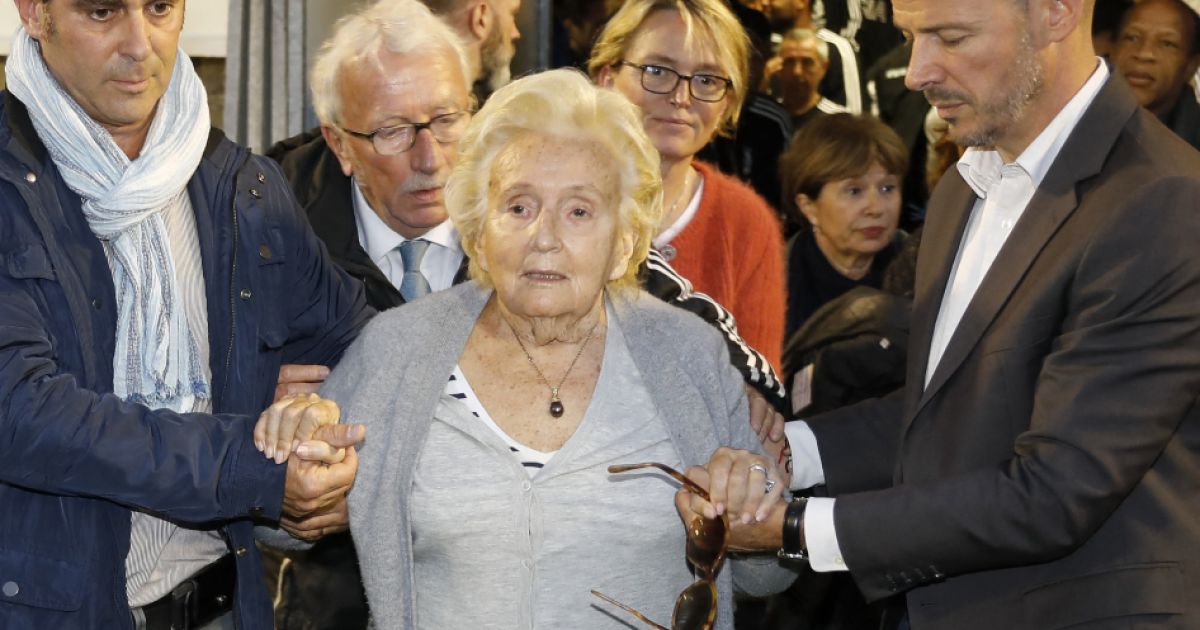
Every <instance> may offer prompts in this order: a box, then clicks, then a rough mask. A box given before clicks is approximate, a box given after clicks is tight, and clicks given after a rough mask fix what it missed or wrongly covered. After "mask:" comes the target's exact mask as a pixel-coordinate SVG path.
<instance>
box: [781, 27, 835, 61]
mask: <svg viewBox="0 0 1200 630" xmlns="http://www.w3.org/2000/svg"><path fill="white" fill-rule="evenodd" d="M783 41H785V42H796V43H797V44H807V43H808V42H812V43H813V45H815V46H816V48H817V54H818V55H820V56H821V59H822V60H824V61H829V42H827V41H825V40H823V39H821V38H820V37H817V32H816V31H814V30H812V29H807V28H794V29H792V30H790V31H788V32H786V33H784V34H783Z"/></svg>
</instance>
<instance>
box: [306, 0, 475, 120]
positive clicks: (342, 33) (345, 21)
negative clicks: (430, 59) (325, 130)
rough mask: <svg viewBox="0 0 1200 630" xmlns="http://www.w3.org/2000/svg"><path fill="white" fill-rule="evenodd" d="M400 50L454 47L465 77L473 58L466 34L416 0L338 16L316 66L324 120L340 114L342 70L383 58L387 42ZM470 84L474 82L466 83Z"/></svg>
mask: <svg viewBox="0 0 1200 630" xmlns="http://www.w3.org/2000/svg"><path fill="white" fill-rule="evenodd" d="M385 47H386V48H387V50H388V51H390V52H393V53H397V54H411V53H425V54H436V53H439V52H449V53H450V54H451V56H453V57H454V58H455V59H457V60H458V63H459V66H460V67H461V68H462V74H463V77H470V76H471V72H470V67H471V66H470V64H469V63H468V62H467V53H466V49H465V48H464V46H463V42H462V39H461V38H459V36H458V35H457V34H456V33H455V32H454V31H453V30H452V29H451V28H450V27H449V26H446V24H445V23H444V22H442V21H441V20H440V19H438V18H437V17H436V16H434V15H433V13H431V12H430V10H429V8H428V7H426V6H425V5H424V4H422V3H421V2H418V1H417V0H379V1H378V2H375V3H373V4H370V5H368V6H366V7H365V8H363V9H362V10H360V11H357V12H355V13H352V14H350V15H348V16H346V17H344V18H342V19H341V20H339V21H338V23H337V26H335V27H334V32H333V36H332V37H330V38H329V39H328V40H327V41H326V42H325V44H324V45H322V46H321V51H320V52H319V53H317V57H316V60H315V61H314V63H313V70H312V95H313V109H315V110H316V113H317V118H318V119H320V121H321V122H322V123H323V124H335V123H336V122H337V120H338V117H339V116H340V115H341V109H342V107H341V105H342V104H341V96H340V95H339V94H338V85H337V84H338V75H339V74H340V73H341V71H342V68H344V67H346V66H347V65H349V64H350V63H352V62H353V63H361V62H363V61H370V62H373V63H375V64H378V63H379V51H380V50H381V49H383V48H385ZM466 87H467V90H468V91H469V90H470V86H469V85H468V86H466Z"/></svg>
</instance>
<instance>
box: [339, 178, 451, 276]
mask: <svg viewBox="0 0 1200 630" xmlns="http://www.w3.org/2000/svg"><path fill="white" fill-rule="evenodd" d="M351 183H352V184H353V185H352V186H351V190H352V199H353V202H354V216H355V218H356V219H357V223H358V242H359V243H361V244H362V246H363V249H364V250H366V251H367V256H370V258H371V261H372V262H374V263H375V264H376V265H378V264H379V263H380V262H381V261H383V259H384V257H386V256H387V255H388V253H389V252H391V251H392V250H393V249H396V248H397V247H399V246H400V244H401V243H403V242H404V241H406V240H408V239H406V238H404V237H403V236H401V235H399V234H397V233H396V232H394V231H392V228H390V227H388V224H386V223H384V222H383V219H381V218H379V215H378V214H375V211H374V210H372V209H371V204H370V203H369V202H368V201H367V198H366V196H364V195H363V193H362V189H361V188H359V187H358V180H357V179H353V178H351ZM419 238H421V239H424V240H426V241H429V242H430V243H433V244H434V245H439V246H441V247H445V248H446V249H449V250H451V251H454V252H459V251H461V250H462V246H461V245H460V244H459V239H458V230H456V229H455V228H454V225H453V224H452V223H451V222H450V220H449V219H446V220H445V221H442V222H441V223H439V224H437V225H436V226H434V227H432V228H430V230H429V231H428V232H426V233H424V234H422V235H421V236H420V237H419Z"/></svg>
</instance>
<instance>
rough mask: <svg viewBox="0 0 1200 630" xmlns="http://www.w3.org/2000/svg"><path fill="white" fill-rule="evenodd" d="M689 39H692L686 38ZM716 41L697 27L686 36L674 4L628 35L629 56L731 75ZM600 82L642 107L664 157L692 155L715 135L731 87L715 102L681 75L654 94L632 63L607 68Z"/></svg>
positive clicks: (647, 126)
mask: <svg viewBox="0 0 1200 630" xmlns="http://www.w3.org/2000/svg"><path fill="white" fill-rule="evenodd" d="M689 39H690V40H691V41H690V45H689V44H688V43H685V42H687V41H688V40H689ZM716 50H717V47H716V46H715V45H714V43H713V42H710V41H707V38H706V37H704V36H703V35H702V34H701V33H700V32H699V30H697V32H694V33H692V37H690V38H689V37H688V36H687V28H686V27H685V26H684V23H683V18H681V17H680V16H679V14H678V13H676V12H675V11H671V10H660V11H655V12H653V13H651V14H650V15H649V16H648V17H647V18H646V21H645V22H643V23H642V26H641V27H640V28H638V30H637V31H636V32H635V33H634V34H633V36H632V37H631V38H630V43H629V47H628V49H627V50H626V51H625V60H626V61H628V62H630V63H634V64H639V65H643V64H652V65H658V66H665V67H668V68H671V69H672V70H675V71H676V72H679V73H680V74H686V75H692V74H696V73H701V74H712V75H717V76H721V77H725V78H729V70H728V69H727V68H725V67H724V66H723V65H722V63H721V58H720V57H719V56H718V55H717V52H716ZM599 78H600V84H601V85H604V86H605V87H613V88H616V89H617V90H618V91H619V92H621V93H622V94H624V95H625V97H626V98H628V99H629V100H630V101H632V102H633V104H634V105H637V106H638V107H639V108H641V110H642V124H643V126H644V127H645V129H646V134H647V135H648V136H650V140H651V141H652V142H653V143H654V147H655V148H656V149H658V152H659V155H661V156H662V158H663V160H664V161H676V160H685V159H690V158H691V157H692V156H693V155H695V154H696V152H698V151H699V150H700V149H702V148H704V145H706V144H708V143H709V141H710V140H712V138H713V136H714V135H715V134H716V132H717V127H718V125H720V123H721V118H722V116H724V115H725V110H726V109H727V108H728V107H729V103H730V100H731V99H732V98H733V88H730V89H729V91H728V92H727V93H726V94H725V97H724V98H723V99H721V100H720V101H719V102H716V103H708V102H705V101H700V100H696V99H694V98H692V94H691V92H690V91H689V90H688V85H687V81H682V80H681V81H679V84H678V85H676V86H675V90H674V91H673V92H671V93H670V94H654V93H652V92H648V91H646V90H645V89H643V88H642V75H641V70H639V69H637V68H632V67H629V66H617V67H613V68H604V69H602V70H601V72H600V77H599Z"/></svg>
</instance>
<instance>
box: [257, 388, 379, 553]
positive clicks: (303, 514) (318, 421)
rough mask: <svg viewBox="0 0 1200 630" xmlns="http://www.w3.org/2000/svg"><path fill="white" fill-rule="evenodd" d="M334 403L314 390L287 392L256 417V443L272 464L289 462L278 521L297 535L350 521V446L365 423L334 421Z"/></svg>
mask: <svg viewBox="0 0 1200 630" xmlns="http://www.w3.org/2000/svg"><path fill="white" fill-rule="evenodd" d="M340 416H341V412H340V410H339V409H338V406H337V403H335V402H333V401H331V400H325V399H323V398H321V397H319V396H317V395H316V394H307V395H302V396H285V397H284V398H281V399H280V400H279V401H277V402H276V403H275V404H273V405H271V406H270V407H268V408H267V410H266V411H264V412H263V413H262V415H261V416H259V419H258V424H257V425H255V427H254V445H255V446H256V447H257V448H258V450H259V451H261V452H262V453H263V454H264V455H266V456H267V457H268V458H271V459H274V460H275V462H276V463H279V464H282V463H284V462H287V465H288V471H287V481H286V482H285V487H284V493H283V515H282V516H281V517H280V519H279V525H280V527H282V528H283V529H284V530H286V531H287V532H288V533H289V534H291V535H292V536H294V537H296V538H299V539H301V540H308V541H312V540H316V539H318V538H320V537H322V536H325V535H327V534H332V533H335V532H339V531H344V530H345V529H346V528H347V527H348V525H349V514H348V512H347V509H346V493H348V492H349V491H350V487H351V486H352V485H353V484H354V475H355V473H356V472H357V470H358V456H357V454H356V453H355V450H354V445H355V444H358V443H359V442H361V441H362V439H363V437H364V435H365V434H366V427H364V426H363V425H361V424H338V419H339V418H340Z"/></svg>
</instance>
